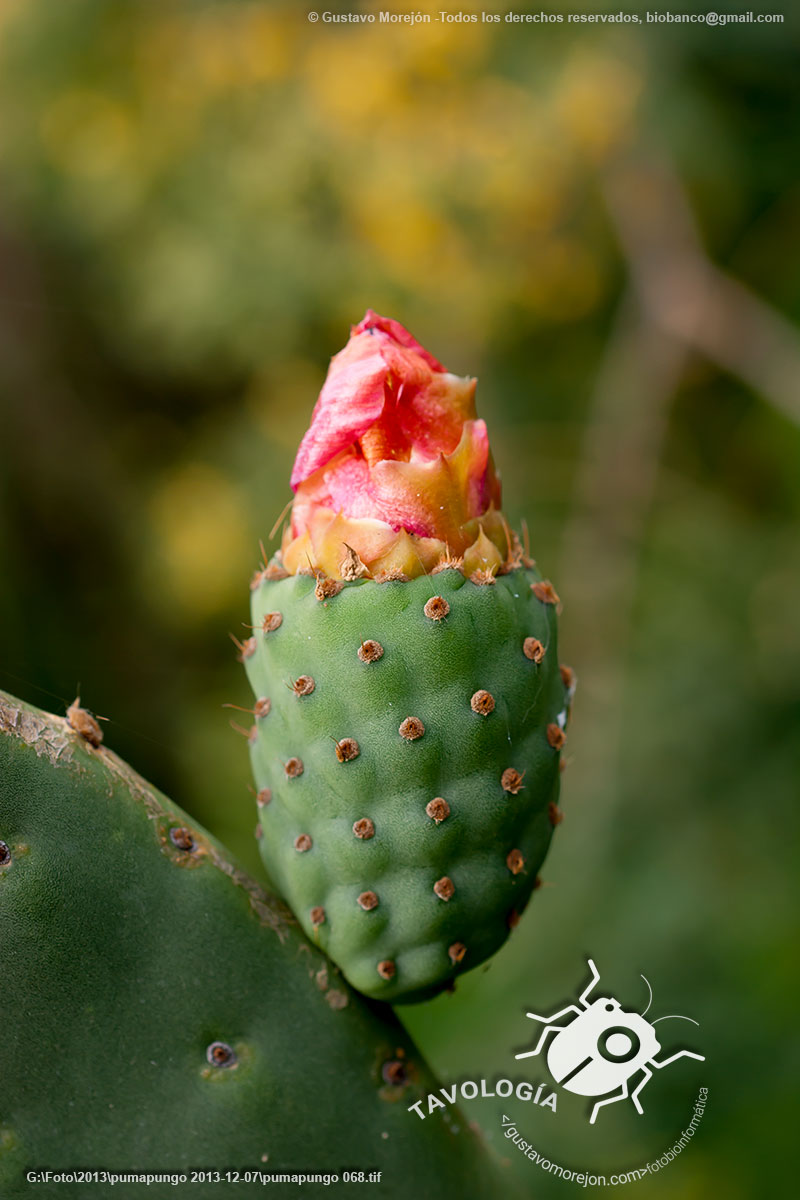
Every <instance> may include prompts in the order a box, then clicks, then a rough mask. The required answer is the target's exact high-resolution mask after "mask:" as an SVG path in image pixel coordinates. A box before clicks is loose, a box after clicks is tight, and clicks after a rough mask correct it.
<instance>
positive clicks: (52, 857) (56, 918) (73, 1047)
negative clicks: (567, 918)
mask: <svg viewBox="0 0 800 1200" xmlns="http://www.w3.org/2000/svg"><path fill="white" fill-rule="evenodd" d="M96 730H97V726H96V724H95V723H94V722H93V721H92V719H91V718H90V717H89V716H88V714H86V713H84V712H83V710H80V709H79V707H78V706H77V705H73V706H72V708H71V709H70V720H69V721H67V720H65V719H62V718H58V717H52V716H49V715H47V714H45V713H41V712H38V711H37V710H35V709H32V708H29V707H27V706H26V705H23V704H21V703H20V702H19V701H15V700H13V699H12V698H11V697H9V696H5V695H4V694H2V693H0V946H2V972H1V973H0V1033H1V1034H2V1039H1V1040H2V1087H0V1195H2V1196H3V1198H4V1200H15V1198H16V1197H22V1196H28V1195H31V1194H32V1193H33V1192H37V1193H38V1192H41V1193H42V1194H43V1195H47V1196H49V1195H51V1194H52V1195H59V1196H62V1195H63V1196H64V1197H67V1198H68V1200H72V1198H77V1197H85V1196H89V1195H92V1194H97V1195H103V1196H107V1195H112V1194H116V1193H119V1194H120V1195H124V1196H131V1195H134V1194H138V1192H139V1191H140V1190H143V1191H146V1192H147V1194H148V1195H149V1196H154V1197H157V1198H161V1197H167V1196H173V1195H175V1193H176V1191H180V1190H181V1188H180V1187H176V1186H175V1185H174V1178H175V1177H176V1176H177V1175H178V1173H179V1172H183V1173H184V1174H185V1175H186V1176H187V1185H188V1180H189V1176H190V1175H191V1172H192V1171H193V1170H199V1171H201V1172H202V1171H203V1170H205V1171H207V1172H210V1173H211V1174H210V1175H207V1176H201V1177H200V1182H199V1186H197V1185H195V1186H193V1187H190V1188H189V1191H191V1192H195V1191H196V1193H197V1195H198V1196H208V1195H211V1194H215V1193H216V1187H217V1186H219V1185H220V1184H221V1185H222V1186H223V1190H224V1185H225V1184H226V1183H227V1182H235V1183H236V1188H235V1190H236V1193H237V1195H239V1194H241V1195H242V1196H243V1197H252V1196H256V1195H258V1196H261V1195H263V1194H264V1191H265V1187H266V1186H267V1183H268V1182H269V1181H268V1179H266V1178H265V1177H266V1176H268V1175H269V1174H271V1173H281V1172H287V1171H288V1172H296V1173H300V1172H303V1173H305V1174H306V1175H314V1174H316V1175H318V1176H321V1175H325V1176H328V1175H330V1174H336V1173H338V1175H339V1181H340V1183H341V1180H342V1174H343V1171H345V1170H356V1171H358V1170H363V1171H364V1173H365V1178H366V1177H367V1176H368V1175H369V1174H370V1173H371V1172H374V1175H373V1176H372V1178H371V1179H370V1188H369V1191H370V1195H372V1194H374V1195H376V1196H386V1197H394V1198H397V1200H400V1198H401V1197H407V1196H409V1195H442V1196H446V1195H470V1196H480V1197H485V1198H487V1200H488V1198H489V1197H493V1196H497V1195H499V1194H507V1192H508V1189H509V1186H511V1184H512V1181H511V1180H506V1179H504V1178H502V1177H501V1173H500V1172H499V1169H498V1168H497V1167H496V1166H495V1163H494V1162H493V1161H491V1159H490V1158H489V1156H488V1154H487V1153H486V1152H485V1150H484V1148H483V1146H482V1145H481V1144H480V1142H479V1141H478V1139H477V1137H476V1136H475V1135H474V1134H473V1133H472V1131H471V1130H470V1129H469V1127H468V1126H467V1124H466V1122H465V1121H464V1120H463V1119H462V1118H460V1117H455V1115H454V1119H452V1120H451V1121H450V1122H449V1123H445V1122H444V1121H433V1120H430V1121H425V1122H424V1123H422V1122H420V1121H419V1120H417V1118H416V1117H415V1116H413V1115H411V1116H410V1115H409V1113H408V1112H407V1108H408V1106H409V1105H410V1104H412V1103H414V1102H415V1101H416V1100H418V1099H420V1098H421V1097H422V1096H423V1094H424V1093H426V1092H428V1091H430V1090H434V1089H435V1088H436V1084H435V1082H434V1081H433V1080H432V1078H431V1075H430V1073H429V1071H428V1069H427V1068H426V1066H425V1064H424V1063H423V1062H422V1060H421V1058H420V1056H419V1054H418V1052H417V1051H416V1049H415V1048H414V1046H413V1044H412V1043H411V1042H410V1041H409V1039H408V1037H407V1035H406V1034H405V1033H404V1032H403V1030H402V1029H401V1028H400V1026H399V1024H398V1023H397V1022H396V1020H395V1019H394V1018H393V1016H392V1014H391V1012H390V1010H388V1009H379V1008H378V1007H377V1006H375V1005H367V1004H365V1003H364V1002H363V1000H362V999H361V997H359V996H358V995H357V994H356V993H354V992H353V991H351V989H350V988H349V987H348V986H347V984H346V983H345V982H344V981H343V980H342V979H341V977H340V976H339V973H338V972H337V970H336V969H335V967H333V965H332V964H331V963H330V962H329V961H328V960H327V959H326V958H325V957H324V956H323V955H322V954H321V953H320V952H319V951H318V950H317V949H315V948H314V947H312V946H310V945H309V944H308V942H307V941H306V939H305V937H304V936H303V935H302V933H301V932H300V930H299V929H298V927H297V924H296V922H295V921H294V919H293V918H292V916H291V913H289V911H288V910H287V909H286V908H285V906H284V905H283V904H282V903H280V902H279V901H277V900H275V899H273V898H272V897H270V896H269V895H267V894H266V893H265V892H263V891H262V890H261V889H260V888H259V887H258V886H257V885H256V884H255V883H254V882H253V881H252V880H251V879H249V878H248V877H247V876H246V875H245V874H244V873H243V872H242V871H241V869H240V868H238V867H237V866H236V865H235V864H234V863H232V862H231V861H230V860H229V858H228V855H227V852H226V851H225V850H224V848H223V847H222V846H220V845H219V843H218V842H216V841H215V840H214V839H213V838H212V837H210V836H209V834H207V833H206V832H205V831H204V830H202V829H201V828H199V827H198V826H197V825H196V824H195V823H194V822H193V821H192V820H191V819H190V818H189V817H188V816H187V815H186V814H185V813H184V812H182V811H181V810H180V809H179V808H177V807H176V806H175V805H173V804H171V803H170V802H169V801H168V800H167V799H165V797H163V796H162V795H160V794H159V793H158V792H156V791H155V790H154V789H152V788H151V787H150V786H149V785H148V784H147V783H145V781H144V780H143V779H141V778H140V777H139V776H137V775H136V774H135V773H134V772H133V771H132V770H131V769H130V768H129V767H128V766H127V765H126V764H125V763H123V762H121V761H120V760H119V759H118V758H117V757H116V756H115V755H114V754H112V753H111V752H109V751H108V750H107V749H105V748H104V747H103V746H102V745H101V744H100V739H99V737H96V736H94V731H96ZM79 1168H80V1169H84V1168H85V1169H87V1170H91V1171H92V1172H94V1171H97V1172H98V1176H99V1178H98V1179H97V1180H95V1179H94V1178H92V1179H91V1180H89V1181H86V1182H81V1181H80V1180H79V1179H78V1178H77V1177H76V1176H75V1175H74V1174H73V1175H72V1176H71V1182H70V1181H69V1178H68V1180H67V1181H66V1182H61V1183H59V1184H58V1186H55V1184H53V1183H51V1184H50V1185H49V1186H48V1185H47V1184H45V1183H43V1182H42V1177H41V1176H40V1175H39V1174H38V1172H44V1171H46V1170H49V1171H50V1172H51V1173H53V1172H55V1173H61V1172H73V1173H74V1172H75V1171H76V1170H77V1169H79ZM228 1171H231V1172H236V1173H237V1175H236V1179H235V1180H233V1179H232V1180H230V1181H229V1180H228V1179H227V1177H226V1176H225V1175H224V1172H228ZM28 1172H36V1173H37V1175H36V1180H35V1182H36V1186H33V1180H26V1175H27V1173H28ZM101 1172H111V1173H112V1174H115V1175H117V1176H119V1175H124V1176H135V1178H129V1179H127V1181H126V1182H127V1185H126V1182H125V1181H122V1180H119V1179H118V1180H117V1182H116V1183H114V1182H112V1181H110V1180H109V1179H108V1178H107V1177H102V1176H101V1175H100V1173H101ZM217 1172H218V1173H220V1178H219V1179H217V1178H216V1173H217ZM246 1172H249V1175H247V1174H245V1173H246ZM154 1174H155V1175H158V1176H162V1178H161V1179H160V1180H158V1179H157V1180H156V1181H155V1182H154V1181H153V1180H152V1179H151V1180H150V1181H149V1182H148V1183H147V1186H146V1187H144V1188H141V1187H136V1186H134V1184H139V1183H142V1182H144V1180H143V1177H144V1176H145V1175H154ZM378 1177H379V1179H380V1181H379V1182H378V1181H377V1180H378ZM212 1185H214V1186H212ZM267 1190H269V1189H267ZM301 1190H302V1191H303V1193H304V1194H308V1195H313V1196H318V1195H322V1194H323V1192H324V1193H325V1194H327V1188H326V1186H325V1185H324V1184H323V1183H322V1182H318V1183H317V1185H316V1186H315V1184H314V1183H313V1182H306V1184H305V1185H303V1187H302V1188H301ZM345 1194H347V1195H351V1194H355V1192H354V1191H353V1190H352V1189H351V1190H348V1189H347V1187H345Z"/></svg>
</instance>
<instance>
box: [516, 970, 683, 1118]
mask: <svg viewBox="0 0 800 1200" xmlns="http://www.w3.org/2000/svg"><path fill="white" fill-rule="evenodd" d="M588 962H589V970H590V971H591V972H592V980H591V983H590V984H589V986H588V987H587V988H585V989H584V991H583V992H582V993H581V995H580V996H579V997H578V1004H568V1005H567V1007H566V1008H562V1009H561V1010H560V1011H559V1012H555V1013H551V1015H550V1016H549V1017H540V1016H539V1015H538V1014H537V1013H528V1017H529V1018H530V1019H531V1020H532V1021H539V1022H541V1023H542V1024H543V1025H544V1029H543V1030H542V1033H541V1036H540V1037H539V1040H538V1041H537V1043H536V1045H535V1046H534V1048H533V1050H525V1051H522V1052H521V1053H520V1054H517V1055H515V1058H517V1059H521V1058H533V1057H535V1056H536V1055H537V1054H540V1053H541V1052H542V1050H543V1049H544V1045H545V1042H547V1040H548V1038H550V1037H551V1035H552V1034H555V1035H556V1036H555V1037H554V1038H553V1039H552V1041H551V1042H550V1045H549V1046H548V1048H547V1060H546V1061H547V1069H548V1070H549V1072H550V1074H551V1075H552V1077H553V1079H554V1080H555V1081H556V1083H557V1084H559V1085H560V1086H561V1087H562V1088H565V1089H566V1090H567V1091H568V1092H574V1093H575V1094H576V1095H578V1096H589V1097H592V1098H597V1097H602V1099H597V1103H596V1104H595V1105H594V1107H593V1108H592V1115H591V1116H590V1118H589V1123H590V1124H591V1125H594V1123H595V1121H596V1119H597V1114H598V1112H599V1110H600V1109H601V1108H602V1107H603V1106H604V1105H606V1104H615V1103H616V1102H617V1101H618V1100H625V1099H627V1098H628V1097H630V1099H631V1100H632V1101H633V1104H634V1107H635V1108H636V1111H637V1112H638V1113H639V1115H640V1116H641V1115H642V1113H643V1111H644V1110H643V1109H642V1105H641V1103H640V1101H639V1093H640V1092H641V1090H642V1088H643V1087H644V1086H645V1084H646V1083H647V1082H648V1080H650V1079H652V1077H653V1072H652V1071H651V1069H650V1068H651V1067H656V1068H658V1069H660V1068H661V1067H668V1066H669V1064H670V1063H674V1062H675V1061H676V1059H679V1058H696V1059H699V1060H700V1062H705V1057H704V1055H702V1054H695V1052H694V1051H693V1050H676V1051H675V1053H674V1054H671V1055H670V1056H669V1057H668V1058H662V1059H658V1058H656V1055H657V1054H658V1052H659V1051H660V1050H661V1049H662V1046H661V1043H660V1042H659V1040H658V1038H657V1036H656V1030H655V1026H656V1025H657V1024H658V1022H659V1021H669V1020H681V1021H691V1022H692V1024H694V1025H697V1024H698V1022H697V1021H695V1020H694V1019H693V1018H692V1017H685V1016H682V1015H681V1014H680V1013H670V1014H669V1015H668V1016H664V1017H657V1018H656V1020H655V1021H646V1020H645V1014H646V1013H647V1012H649V1010H650V1005H651V1004H652V1003H653V989H652V988H651V987H650V984H649V982H648V980H647V979H646V978H645V976H644V975H642V979H644V981H645V983H646V984H647V990H648V991H649V993H650V1000H649V1001H648V1004H647V1008H646V1009H645V1010H644V1012H643V1013H637V1012H627V1011H626V1010H625V1009H624V1008H623V1007H622V1005H621V1004H620V1002H619V1000H615V999H614V998H613V997H612V996H600V997H598V998H597V999H596V1000H593V1001H591V1002H590V1001H589V1000H588V999H587V997H588V995H589V993H590V992H592V991H594V989H595V987H596V986H597V984H598V982H599V980H600V975H599V972H598V971H597V968H596V967H595V965H594V963H593V962H592V960H591V959H589V960H588ZM569 1013H574V1014H576V1015H575V1016H574V1017H573V1018H572V1020H570V1021H568V1022H567V1023H566V1024H563V1025H559V1024H556V1022H558V1021H559V1020H560V1019H561V1017H566V1016H567V1015H568V1014H569ZM639 1072H642V1078H641V1079H640V1080H639V1082H638V1083H637V1084H636V1087H635V1088H634V1090H633V1091H632V1092H629V1091H628V1087H629V1085H630V1083H631V1081H632V1080H633V1078H634V1076H635V1075H637V1074H638V1073H639Z"/></svg>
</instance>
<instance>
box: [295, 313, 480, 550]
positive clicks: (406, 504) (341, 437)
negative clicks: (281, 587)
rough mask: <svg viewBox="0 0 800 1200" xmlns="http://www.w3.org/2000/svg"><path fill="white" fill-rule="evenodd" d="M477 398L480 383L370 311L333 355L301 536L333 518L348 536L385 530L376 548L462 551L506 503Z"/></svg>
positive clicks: (310, 434) (304, 480)
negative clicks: (356, 524)
mask: <svg viewBox="0 0 800 1200" xmlns="http://www.w3.org/2000/svg"><path fill="white" fill-rule="evenodd" d="M474 396H475V380H474V379H462V378H460V377H458V376H456V375H451V374H450V373H449V372H447V371H446V370H445V368H444V367H443V366H442V364H441V363H439V362H437V360H436V359H435V358H434V357H433V356H432V355H431V354H429V353H428V351H427V350H425V349H423V347H422V346H420V344H419V343H418V342H417V341H415V340H414V338H413V337H412V336H411V334H410V333H409V332H408V331H407V330H406V329H404V328H403V326H402V325H400V324H398V322H397V321H393V320H390V319H388V318H386V317H380V316H378V314H377V313H374V312H372V311H371V310H370V311H368V312H367V314H366V316H365V317H364V319H363V320H362V321H361V322H360V323H359V324H358V325H355V326H354V327H353V329H352V331H351V335H350V341H349V342H348V343H347V345H346V346H345V348H344V349H343V350H342V351H340V353H339V354H337V355H336V356H335V357H334V358H333V359H332V361H331V365H330V368H329V370H328V376H327V378H326V380H325V383H324V385H323V388H322V391H321V392H320V396H319V399H318V401H317V404H316V407H315V409H314V413H313V416H312V418H311V427H310V428H309V430H308V431H307V433H306V435H305V437H304V438H303V441H302V443H301V445H300V449H299V451H298V454H297V459H296V461H295V464H294V470H293V472H292V487H293V488H294V490H295V492H296V498H295V502H294V507H293V510H292V534H293V536H294V537H295V538H297V537H300V536H301V535H302V534H304V533H306V532H309V533H312V535H313V530H314V529H315V528H316V529H319V526H320V521H319V518H320V515H321V514H323V513H324V514H325V516H326V518H331V517H334V516H338V517H339V518H344V519H345V521H346V522H347V528H348V529H351V521H362V522H367V523H369V522H380V525H381V527H382V528H381V527H375V528H371V527H370V525H369V524H366V525H365V526H364V527H363V529H364V535H365V537H366V538H367V540H369V538H370V536H371V538H372V540H373V542H374V543H375V546H376V548H377V547H379V546H385V544H386V534H387V533H388V532H389V531H392V533H394V534H395V535H396V534H397V533H398V532H399V531H401V530H404V531H406V532H407V533H408V534H410V535H413V536H415V537H417V538H422V539H429V538H433V539H437V540H438V541H439V542H444V543H445V544H446V545H447V547H448V548H449V550H451V551H452V552H453V553H461V552H463V550H464V549H466V547H467V545H469V544H471V543H472V542H473V541H474V539H475V536H476V525H475V522H476V519H479V518H481V517H482V516H484V514H487V513H490V515H491V514H496V510H498V509H499V506H500V484H499V481H498V479H497V476H496V475H495V471H494V466H493V463H492V457H491V453H490V450H489V439H488V436H487V432H486V425H485V423H484V422H483V421H480V420H477V419H476V417H475V403H474ZM340 524H341V522H340ZM315 540H316V539H314V537H313V536H312V541H315ZM365 549H366V552H367V556H368V555H369V547H365ZM359 553H360V554H361V557H362V558H364V554H363V553H362V550H361V547H359ZM365 561H367V559H366V558H365Z"/></svg>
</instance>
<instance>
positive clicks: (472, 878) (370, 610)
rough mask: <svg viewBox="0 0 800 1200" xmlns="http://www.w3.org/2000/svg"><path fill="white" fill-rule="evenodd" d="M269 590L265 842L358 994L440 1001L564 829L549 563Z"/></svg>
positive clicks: (486, 952) (248, 649) (517, 902)
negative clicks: (545, 571) (559, 824)
mask: <svg viewBox="0 0 800 1200" xmlns="http://www.w3.org/2000/svg"><path fill="white" fill-rule="evenodd" d="M277 574H279V572H277V571H274V570H273V571H269V570H268V571H266V572H264V573H263V574H262V576H261V577H259V578H258V579H257V580H256V581H255V585H254V588H253V627H254V637H253V638H252V639H250V640H249V641H248V642H247V643H246V644H245V645H244V647H243V652H242V658H243V661H244V663H245V666H246V668H247V672H248V676H249V679H250V682H251V685H252V687H253V690H254V692H255V695H256V698H257V703H256V706H255V709H254V725H253V728H252V730H251V736H250V745H251V754H252V760H253V768H254V773H255V778H256V781H257V785H258V788H259V812H260V816H259V821H260V832H261V837H260V847H261V853H262V857H263V860H264V863H265V865H266V867H267V870H268V872H269V875H270V877H271V879H272V880H273V881H274V884H275V886H276V887H277V888H278V889H279V890H280V892H281V894H282V895H283V896H284V897H285V898H286V900H287V901H288V903H289V904H290V905H291V907H292V909H293V910H294V912H295V913H296V915H297V917H298V919H299V920H300V922H301V924H302V925H303V928H304V929H305V930H306V932H307V933H308V935H309V936H310V937H311V938H312V939H314V940H315V941H316V942H317V943H318V944H319V945H320V946H321V947H322V948H323V949H324V950H325V951H326V952H327V953H328V954H329V955H330V957H331V958H332V959H333V960H334V962H336V963H337V964H338V965H339V966H340V967H341V969H342V971H343V972H344V974H345V976H346V977H347V979H348V980H349V981H350V982H351V983H352V984H353V986H354V987H356V988H358V989H359V990H360V991H362V992H364V993H365V994H366V995H368V996H372V997H376V998H379V999H382V1000H388V1001H391V1002H394V1003H398V1002H399V1003H405V1002H410V1001H416V1000H420V999H424V998H425V997H427V996H430V995H432V994H435V993H436V992H437V991H439V990H441V988H442V987H444V986H447V985H448V984H449V983H450V982H451V981H452V980H453V978H454V977H455V976H457V975H458V974H459V973H460V972H462V971H465V970H469V969H470V968H472V967H475V966H477V965H478V964H479V963H481V962H483V961H484V960H485V959H487V958H488V957H489V956H490V955H491V954H493V953H494V952H495V951H496V950H497V949H498V948H499V947H500V945H501V944H502V943H503V942H504V941H505V939H506V937H507V936H508V933H509V929H510V927H511V926H512V925H513V924H514V922H515V917H516V915H517V914H519V913H520V912H521V911H522V909H523V908H524V906H525V905H526V903H527V901H528V899H529V897H530V895H531V892H532V890H533V889H534V887H535V886H536V882H537V871H538V869H539V867H540V865H541V863H542V860H543V859H544V856H545V854H546V852H547V848H548V845H549V842H550V838H551V835H552V832H553V826H554V824H555V823H556V821H557V820H558V818H559V816H560V814H559V812H558V809H557V807H556V802H557V797H558V788H559V774H560V772H559V751H560V747H561V745H562V744H563V741H564V732H563V730H564V727H565V725H566V720H567V713H568V706H569V700H570V696H571V685H570V676H569V674H566V675H565V676H564V677H562V673H561V672H560V671H559V666H558V660H557V647H556V601H557V597H556V596H555V593H554V592H553V590H552V588H551V587H550V585H549V584H548V583H545V582H543V581H542V580H541V577H540V576H539V575H538V574H537V573H536V571H534V570H533V569H529V568H525V567H518V568H516V569H514V570H512V571H510V572H509V573H508V574H505V575H501V576H499V577H498V578H497V579H496V580H492V579H491V577H483V578H481V577H480V576H479V577H478V578H479V582H473V580H471V579H465V578H464V576H463V575H462V574H461V572H460V571H458V570H444V571H441V572H439V573H437V574H435V575H433V576H422V577H419V578H417V579H413V580H395V581H391V582H385V583H376V582H375V581H374V580H359V581H355V582H352V583H346V584H344V585H342V584H332V582H331V581H329V580H321V581H317V580H315V579H314V578H313V577H310V576H307V575H305V576H304V575H298V576H291V577H288V578H283V579H276V578H274V576H275V575H277Z"/></svg>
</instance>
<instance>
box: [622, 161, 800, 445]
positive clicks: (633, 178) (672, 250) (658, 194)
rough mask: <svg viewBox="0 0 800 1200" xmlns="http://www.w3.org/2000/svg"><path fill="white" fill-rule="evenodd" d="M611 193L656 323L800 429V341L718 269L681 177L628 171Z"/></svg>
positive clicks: (635, 167) (641, 168) (653, 170)
mask: <svg viewBox="0 0 800 1200" xmlns="http://www.w3.org/2000/svg"><path fill="white" fill-rule="evenodd" d="M605 190H606V198H607V202H608V207H609V211H610V213H611V217H612V220H613V221H614V224H615V226H616V230H617V234H618V237H619V240H620V243H621V246H622V249H623V252H624V254H625V256H626V258H627V261H628V267H629V270H630V274H631V280H632V282H633V285H634V287H635V289H636V291H637V294H638V295H639V298H640V300H641V303H642V305H643V306H644V308H645V309H646V310H647V312H648V313H649V315H650V317H651V319H652V321H653V322H654V323H655V324H656V325H658V326H660V327H661V328H662V329H663V330H664V331H665V332H667V333H668V334H670V335H672V336H673V337H675V338H678V339H680V340H681V341H683V342H685V343H686V345H687V346H689V347H691V348H692V349H695V350H698V351H699V352H700V353H702V354H704V355H705V356H706V357H707V358H709V359H711V360H712V361H713V362H715V363H717V365H718V366H720V367H722V368H723V369H724V370H726V371H728V372H730V373H731V374H733V375H736V376H738V377H739V378H741V379H742V380H744V382H745V383H747V384H749V386H750V387H752V388H753V389H754V391H756V392H757V393H758V394H759V395H760V396H762V397H763V398H764V399H765V400H767V401H769V403H771V404H773V405H774V406H775V407H776V408H778V409H779V410H780V411H781V412H783V413H784V414H785V415H786V416H788V417H789V418H790V419H791V420H792V421H795V422H797V423H800V335H798V332H797V330H796V329H795V328H794V326H793V325H792V324H791V323H790V322H789V321H787V320H786V318H785V317H784V316H782V315H781V314H780V313H779V312H778V311H777V310H776V309H774V308H772V307H771V306H770V305H769V304H767V303H766V302H765V301H763V300H761V299H760V298H759V297H758V296H756V295H754V294H753V293H752V292H751V291H750V290H749V289H748V288H746V287H745V286H744V285H743V284H742V283H740V282H739V281H738V280H736V279H732V278H731V277H730V276H729V275H726V274H725V272H724V271H721V270H719V268H718V267H716V266H715V265H714V264H713V263H712V262H710V260H709V259H708V257H707V255H706V253H705V251H704V249H703V246H702V244H701V241H700V236H699V234H698V231H697V227H696V225H695V222H694V219H693V217H692V214H691V212H690V210H689V206H688V203H687V200H686V196H685V194H684V192H683V189H682V188H681V186H680V183H679V181H678V179H677V178H676V176H675V174H674V173H673V172H672V171H670V170H669V168H667V167H665V166H664V165H659V166H657V167H654V166H652V165H649V164H648V165H642V164H640V163H636V164H632V165H626V166H625V167H624V168H623V169H621V170H618V171H616V172H614V173H613V174H612V175H611V176H610V177H609V179H608V180H607V183H606V189H605Z"/></svg>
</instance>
